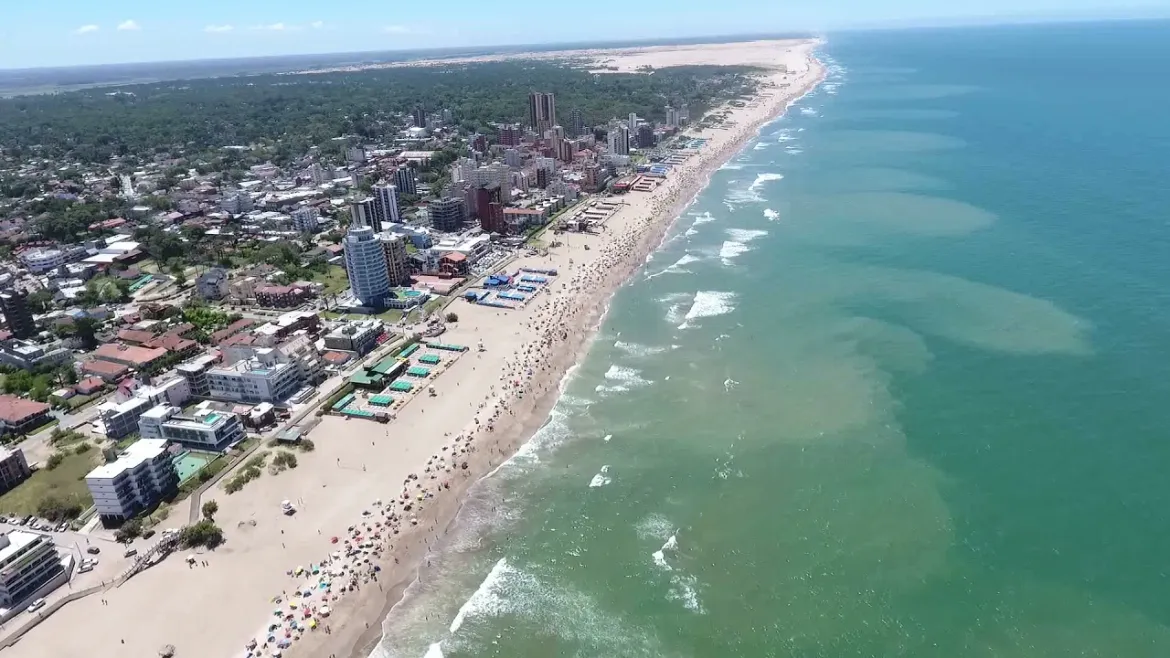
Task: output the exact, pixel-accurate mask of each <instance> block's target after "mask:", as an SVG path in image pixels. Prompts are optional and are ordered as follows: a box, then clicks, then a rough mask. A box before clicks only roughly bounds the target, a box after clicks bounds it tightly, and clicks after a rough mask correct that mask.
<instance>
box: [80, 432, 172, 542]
mask: <svg viewBox="0 0 1170 658" xmlns="http://www.w3.org/2000/svg"><path fill="white" fill-rule="evenodd" d="M85 484H86V486H88V487H89V493H90V495H91V496H93V503H94V505H95V506H96V507H97V513H98V516H99V517H100V518H101V520H102V523H104V524H106V525H111V524H118V523H121V522H123V521H125V520H127V519H129V518H131V517H133V516H134V515H135V514H138V513H139V512H141V511H143V510H145V509H147V508H149V507H151V506H152V505H154V504H155V503H157V502H158V501H159V500H161V499H162V498H163V496H165V495H167V494H169V493H171V492H173V491H175V489H176V488H177V487H178V486H179V474H178V472H177V471H176V470H175V465H174V462H173V461H172V460H171V454H170V452H168V451H167V441H166V439H140V440H139V441H136V442H134V443H133V444H132V445H131V446H130V447H129V448H127V449H126V451H125V452H123V453H122V454H121V455H120V456H119V457H118V459H117V460H115V461H113V462H110V463H108V464H105V465H102V466H98V467H97V468H95V469H93V470H92V471H90V473H89V475H87V476H85Z"/></svg>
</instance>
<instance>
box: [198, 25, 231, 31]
mask: <svg viewBox="0 0 1170 658" xmlns="http://www.w3.org/2000/svg"><path fill="white" fill-rule="evenodd" d="M234 29H235V28H233V27H232V26H231V25H208V26H207V27H205V28H203V31H204V32H213V33H223V32H231V31H232V30H234Z"/></svg>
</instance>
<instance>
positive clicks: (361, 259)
mask: <svg viewBox="0 0 1170 658" xmlns="http://www.w3.org/2000/svg"><path fill="white" fill-rule="evenodd" d="M343 245H344V249H345V272H346V274H347V275H348V276H349V287H350V289H351V290H353V296H354V297H356V298H357V300H358V301H359V302H360V303H361V304H362V305H363V306H371V307H375V308H376V307H380V306H382V305H383V304H384V303H385V301H386V299H387V297H389V296H390V272H389V269H388V268H387V266H386V251H385V249H384V248H383V247H382V241H381V240H379V239H378V237H377V235H376V234H375V233H374V229H372V228H370V227H369V226H354V227H351V228H350V230H349V233H347V234H346V236H345V239H344V240H343Z"/></svg>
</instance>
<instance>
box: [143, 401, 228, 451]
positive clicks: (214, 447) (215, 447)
mask: <svg viewBox="0 0 1170 658" xmlns="http://www.w3.org/2000/svg"><path fill="white" fill-rule="evenodd" d="M138 431H139V434H140V435H141V436H142V438H143V439H166V440H169V441H173V442H175V443H178V444H180V445H182V446H183V447H185V448H195V449H197V450H211V451H219V450H225V449H227V448H229V447H230V446H232V445H233V444H235V443H238V442H239V441H242V440H243V439H244V425H243V423H241V422H240V419H239V417H238V416H236V415H235V414H233V413H229V412H226V411H212V410H206V411H200V412H197V413H196V414H195V415H193V416H185V415H183V414H182V413H181V411H180V409H179V408H178V407H172V406H170V405H167V404H160V405H158V406H155V407H153V408H151V409H149V410H147V412H146V413H144V414H142V418H140V419H139V420H138Z"/></svg>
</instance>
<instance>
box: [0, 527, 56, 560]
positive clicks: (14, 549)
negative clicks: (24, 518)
mask: <svg viewBox="0 0 1170 658" xmlns="http://www.w3.org/2000/svg"><path fill="white" fill-rule="evenodd" d="M45 536H46V535H42V534H39V533H36V532H25V531H23V530H9V531H8V532H7V533H2V534H0V546H2V547H3V548H0V563H3V562H4V561H5V560H7V559H9V558H11V557H12V556H13V555H16V553H18V552H19V551H22V550H24V549H25V548H27V547H28V546H29V545H30V544H33V543H34V542H36V541H38V540H40V539H41V538H42V537H45Z"/></svg>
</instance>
